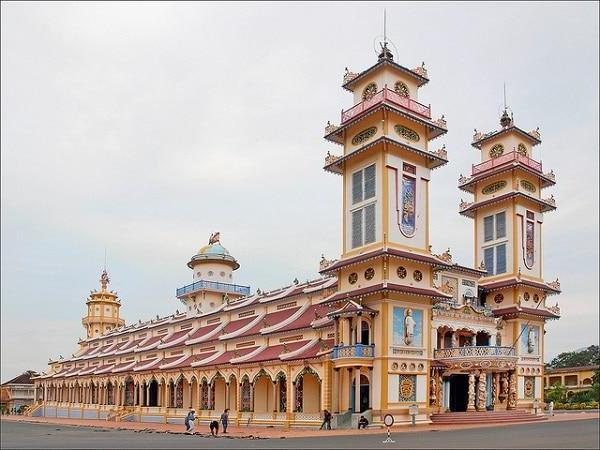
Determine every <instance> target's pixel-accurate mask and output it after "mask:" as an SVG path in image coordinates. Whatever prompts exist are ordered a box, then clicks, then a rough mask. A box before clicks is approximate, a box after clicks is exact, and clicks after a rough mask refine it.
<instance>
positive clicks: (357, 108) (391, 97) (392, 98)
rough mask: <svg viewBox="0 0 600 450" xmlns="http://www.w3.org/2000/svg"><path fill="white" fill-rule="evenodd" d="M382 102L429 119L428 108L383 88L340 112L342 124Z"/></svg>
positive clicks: (429, 109)
mask: <svg viewBox="0 0 600 450" xmlns="http://www.w3.org/2000/svg"><path fill="white" fill-rule="evenodd" d="M383 102H389V103H392V104H394V105H397V106H401V107H402V108H405V109H408V110H409V111H412V112H414V113H417V114H419V115H420V116H423V117H425V118H427V119H431V107H430V106H425V105H423V104H421V103H419V102H417V101H416V100H413V99H411V98H410V97H403V96H402V95H400V94H398V93H396V92H394V91H392V90H391V89H388V88H384V89H382V90H381V91H379V92H377V93H375V94H374V95H373V96H372V97H371V98H369V99H367V100H365V101H362V102H360V103H359V104H358V105H354V106H353V107H352V108H350V109H348V110H346V111H342V123H344V122H347V121H349V120H350V119H352V118H354V117H356V116H358V115H359V114H361V113H363V112H365V111H367V110H369V109H371V108H373V107H374V106H376V105H379V104H380V103H383Z"/></svg>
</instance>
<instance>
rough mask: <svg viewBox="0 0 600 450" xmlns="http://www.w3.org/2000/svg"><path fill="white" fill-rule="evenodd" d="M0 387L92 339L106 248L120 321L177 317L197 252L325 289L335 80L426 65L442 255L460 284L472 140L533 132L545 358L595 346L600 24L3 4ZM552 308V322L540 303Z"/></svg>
mask: <svg viewBox="0 0 600 450" xmlns="http://www.w3.org/2000/svg"><path fill="white" fill-rule="evenodd" d="M1 8H2V10H1V12H2V15H1V16H2V18H1V25H2V30H1V39H2V42H1V50H2V52H1V75H2V80H1V89H2V91H1V113H2V114H1V144H2V145H1V150H2V151H1V163H2V164H1V176H2V179H1V183H2V184H1V199H2V205H1V225H2V229H1V243H2V249H1V312H2V318H1V325H2V330H1V337H2V343H1V363H2V364H1V366H2V370H1V377H2V380H3V381H4V380H6V379H8V378H10V377H13V376H15V375H17V374H19V373H21V372H23V371H24V370H27V369H34V370H45V369H46V364H47V361H48V358H56V357H58V356H59V355H64V356H65V357H68V356H69V355H70V354H71V353H73V352H74V351H76V349H77V348H78V346H77V340H78V339H79V338H80V337H84V329H83V327H82V325H81V317H82V316H83V315H84V313H85V301H86V298H87V296H88V295H89V292H90V290H91V289H96V288H98V287H99V281H98V280H99V277H100V273H101V271H102V268H103V265H104V260H105V258H104V255H105V249H106V254H107V258H106V260H107V268H108V271H109V275H110V278H111V288H113V289H115V290H116V291H117V292H118V293H119V296H120V297H121V301H122V305H123V306H122V308H121V316H122V317H124V318H125V320H126V321H128V322H130V321H131V322H134V321H137V320H138V319H149V318H151V317H153V316H155V315H156V314H160V315H166V314H170V313H172V312H174V311H175V309H177V308H179V309H182V305H181V303H179V301H178V300H177V299H176V298H175V289H176V288H177V287H180V286H183V285H185V284H188V283H189V282H190V281H191V279H192V274H191V271H190V269H189V268H187V266H186V263H187V261H188V260H189V258H190V257H191V256H192V255H193V254H195V253H196V251H197V249H198V248H199V247H200V246H202V245H204V244H206V243H207V240H208V237H209V236H210V233H211V232H213V231H217V230H218V231H220V232H221V239H222V240H221V242H222V244H223V245H224V246H225V247H227V248H228V249H229V251H230V252H231V253H232V254H233V255H234V256H235V257H236V258H237V259H238V261H239V262H240V264H241V268H240V269H239V270H238V271H237V272H235V281H236V282H237V283H239V284H249V285H251V287H252V289H253V290H255V289H257V288H260V289H262V290H270V289H274V288H278V287H280V286H284V285H289V284H290V283H291V282H292V280H294V278H298V279H300V280H306V279H314V278H317V277H318V273H317V271H318V263H319V259H320V257H321V254H325V255H326V257H328V258H337V257H339V254H340V251H341V243H340V241H341V226H340V222H341V178H340V177H339V176H336V175H332V174H329V173H326V172H324V171H323V170H322V167H323V160H324V157H325V154H326V153H327V151H331V152H332V153H334V154H339V153H340V152H341V148H340V147H338V146H336V145H334V144H331V143H329V142H327V141H325V140H324V139H323V138H322V136H323V130H324V126H325V124H326V122H327V121H328V120H331V122H332V123H339V113H340V110H341V109H342V108H348V107H350V106H352V97H351V94H350V93H348V92H346V91H344V90H343V89H341V87H340V86H341V82H342V76H343V73H344V68H345V67H348V68H349V69H350V70H351V71H354V72H359V71H362V70H364V69H366V68H367V67H369V66H371V65H372V64H374V63H375V62H376V56H375V52H374V43H375V42H377V40H378V36H380V35H381V34H382V33H383V26H382V22H383V20H382V16H383V9H384V8H386V9H387V34H388V36H389V38H390V40H391V41H392V42H393V46H391V48H392V51H393V52H394V55H395V60H396V61H397V62H399V63H400V64H402V65H405V66H408V67H416V66H417V65H419V64H421V62H422V61H425V64H426V67H427V69H428V72H429V77H430V80H431V81H430V83H429V84H427V85H426V86H425V87H424V88H422V89H421V90H420V92H419V100H420V101H421V102H422V103H425V104H429V103H431V105H432V110H433V115H434V116H435V117H439V116H440V115H441V114H444V115H445V118H446V119H447V121H448V129H449V132H448V134H447V135H446V136H444V137H442V138H439V139H437V140H436V141H434V142H433V143H432V144H433V145H434V147H435V146H436V145H439V146H441V145H442V144H445V145H446V149H447V150H448V157H449V160H450V162H449V163H448V164H447V165H446V166H444V167H442V168H440V169H436V170H435V171H434V172H433V174H432V182H431V186H430V199H431V216H432V220H431V239H432V242H431V243H432V245H433V250H434V252H441V251H443V250H445V249H446V248H447V247H450V249H451V251H452V255H453V257H454V260H455V261H457V262H459V263H461V264H466V265H472V264H473V261H472V257H473V256H472V255H473V250H472V239H473V236H472V233H473V226H472V222H471V220H470V219H467V218H464V217H462V216H460V215H459V214H458V205H459V203H460V200H461V198H464V199H465V200H469V201H470V200H471V199H470V198H469V196H468V194H466V193H463V192H461V191H459V190H458V189H457V187H456V186H457V180H458V178H459V176H460V174H465V175H467V174H468V173H469V171H470V167H471V164H475V163H477V162H478V160H479V159H478V158H479V154H478V152H477V151H476V150H474V149H473V148H472V147H471V146H470V142H471V138H472V136H473V129H474V128H477V129H478V130H482V131H490V130H494V129H496V128H497V127H498V118H499V114H500V110H501V107H502V86H503V83H506V86H507V99H508V104H509V106H510V108H511V110H512V111H513V113H514V117H515V122H516V124H517V125H518V126H520V127H522V128H524V129H526V130H530V129H534V128H536V127H538V126H539V127H540V131H541V133H542V140H543V143H542V144H541V145H540V146H538V147H536V150H535V152H536V153H535V157H536V158H537V159H541V160H542V163H543V167H544V171H548V170H549V169H553V170H554V172H555V174H556V177H557V185H556V186H555V187H552V188H550V189H548V190H546V192H545V193H544V194H545V196H549V195H550V194H554V197H555V198H556V200H557V204H558V209H557V211H555V212H552V213H548V214H547V215H546V217H545V227H544V235H543V238H544V241H545V246H544V272H545V277H546V279H547V280H553V279H555V278H556V277H557V276H558V277H559V279H560V282H561V286H562V290H563V293H562V294H561V295H560V297H558V298H557V300H558V301H559V305H560V307H561V310H562V318H561V319H560V320H559V321H554V322H550V323H549V324H548V327H547V328H548V332H547V334H546V359H547V360H549V359H551V358H552V357H553V356H555V355H556V354H557V353H559V352H562V351H568V350H572V349H576V348H580V347H584V346H587V345H591V344H597V343H598V148H599V145H598V144H599V142H598V3H596V2H585V3H577V2H568V3H567V2H565V3H560V2H547V3H544V2H537V3H525V2H515V3H489V2H486V3H473V2H464V3H450V2H443V3H433V2H432V3H426V2H423V3H392V2H387V3H377V2H369V3H358V2H351V3H344V2H336V3H270V2H269V3H238V2H235V3H204V2H203V3H191V2H185V3H161V2H146V3H145V2H134V3H117V2H114V3H112V2H108V3H92V2H81V3H67V2H64V3H46V2H39V3H28V2H4V3H2V5H1ZM550 304H554V298H551V300H550Z"/></svg>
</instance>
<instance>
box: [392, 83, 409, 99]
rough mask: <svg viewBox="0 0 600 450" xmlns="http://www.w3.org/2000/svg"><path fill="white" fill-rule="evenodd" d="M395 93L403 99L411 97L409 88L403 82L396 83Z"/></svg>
mask: <svg viewBox="0 0 600 450" xmlns="http://www.w3.org/2000/svg"><path fill="white" fill-rule="evenodd" d="M394 91H396V94H398V95H401V96H402V97H410V92H409V91H408V86H407V85H406V84H405V83H404V82H402V81H396V84H395V85H394Z"/></svg>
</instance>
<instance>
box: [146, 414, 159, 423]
mask: <svg viewBox="0 0 600 450" xmlns="http://www.w3.org/2000/svg"><path fill="white" fill-rule="evenodd" d="M163 420H164V419H163V417H162V416H142V422H151V423H163Z"/></svg>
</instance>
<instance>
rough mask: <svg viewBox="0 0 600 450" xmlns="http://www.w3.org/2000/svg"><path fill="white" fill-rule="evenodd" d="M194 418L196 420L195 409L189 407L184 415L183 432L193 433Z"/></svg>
mask: <svg viewBox="0 0 600 450" xmlns="http://www.w3.org/2000/svg"><path fill="white" fill-rule="evenodd" d="M194 420H196V411H194V410H193V409H190V412H188V413H187V416H185V434H194Z"/></svg>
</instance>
